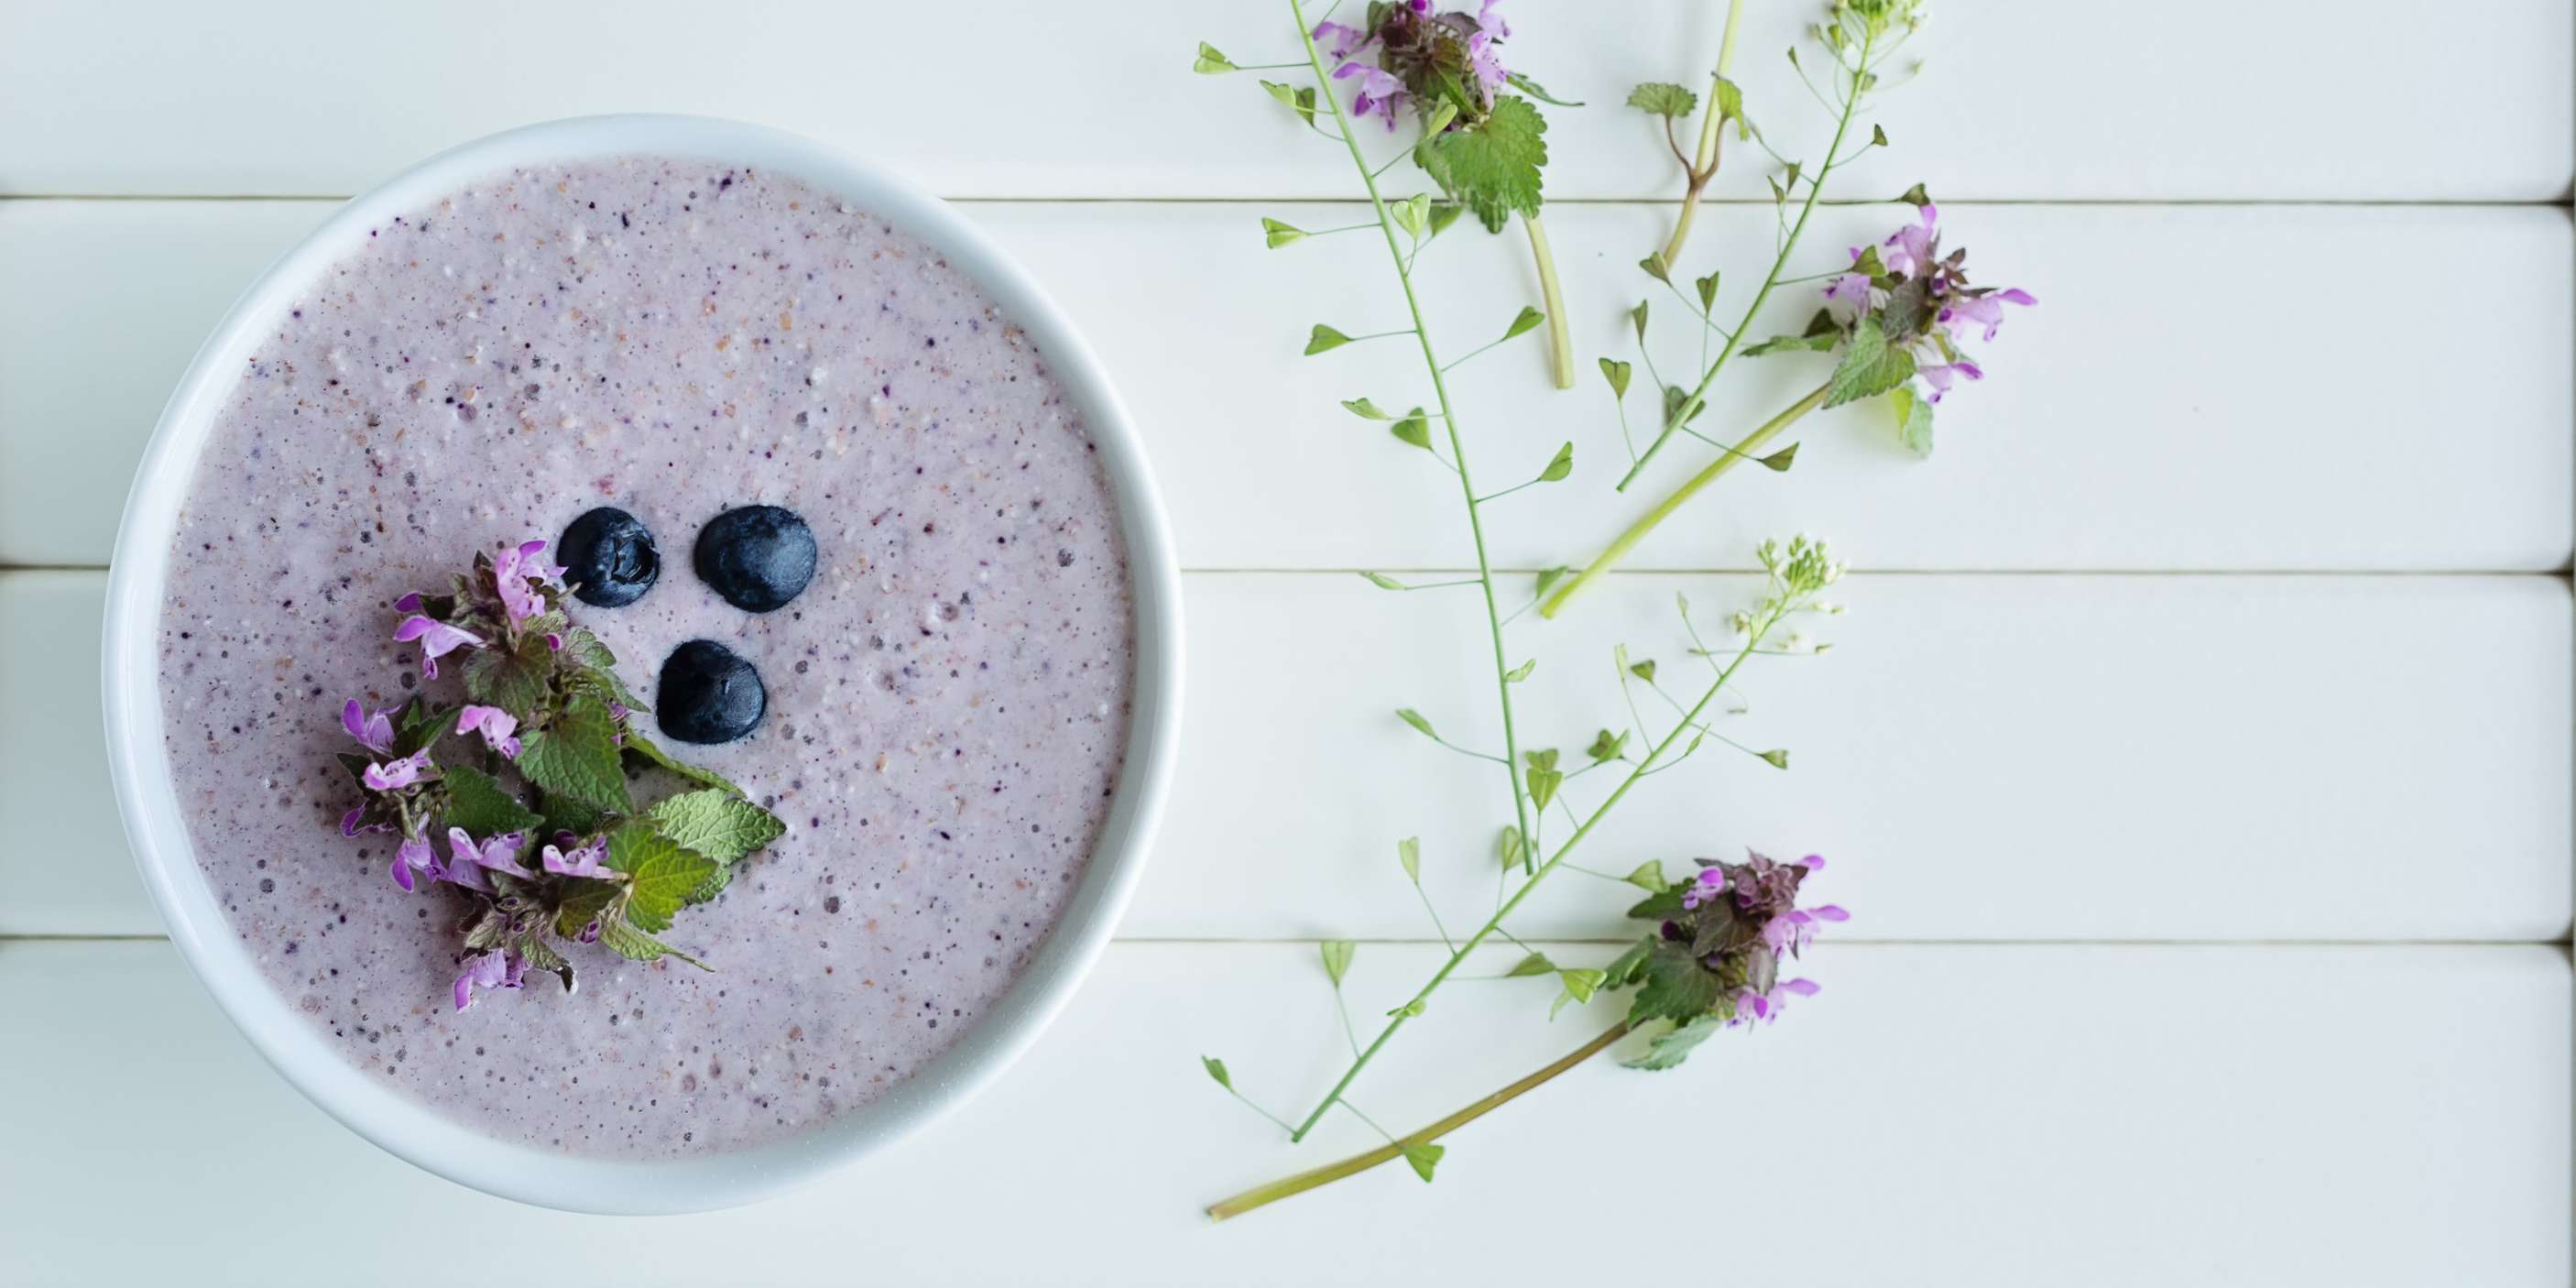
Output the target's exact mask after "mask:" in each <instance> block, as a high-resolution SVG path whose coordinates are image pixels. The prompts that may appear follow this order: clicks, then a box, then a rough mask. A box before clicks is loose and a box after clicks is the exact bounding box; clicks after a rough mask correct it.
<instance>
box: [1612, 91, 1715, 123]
mask: <svg viewBox="0 0 2576 1288" xmlns="http://www.w3.org/2000/svg"><path fill="white" fill-rule="evenodd" d="M1628 106H1630V107H1633V108H1636V109H1637V110H1638V111H1641V112H1645V113H1648V114H1649V115H1653V116H1661V117H1668V118H1670V119H1673V120H1688V119H1689V118H1690V114H1691V113H1693V112H1696V111H1698V110H1699V95H1697V94H1694V93H1692V92H1690V91H1689V90H1687V89H1684V88H1682V87H1681V86H1679V85H1675V84H1673V83H1671V82H1669V81H1648V82H1646V83H1645V84H1643V85H1639V86H1638V87H1637V88H1635V89H1632V90H1630V91H1628Z"/></svg>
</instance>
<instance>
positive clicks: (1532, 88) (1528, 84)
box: [1503, 72, 1583, 107]
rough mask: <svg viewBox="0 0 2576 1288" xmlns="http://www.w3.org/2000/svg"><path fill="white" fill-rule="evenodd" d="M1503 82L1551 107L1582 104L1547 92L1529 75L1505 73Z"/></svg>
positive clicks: (1579, 105)
mask: <svg viewBox="0 0 2576 1288" xmlns="http://www.w3.org/2000/svg"><path fill="white" fill-rule="evenodd" d="M1503 83H1504V84H1507V85H1509V86H1511V87H1512V88H1513V89H1516V90H1519V91H1520V92H1522V93H1524V94H1527V95H1529V96H1530V97H1531V98H1534V99H1537V100H1538V101H1540V102H1542V103H1546V104H1548V105H1549V106H1552V107H1581V106H1583V105H1582V104H1581V103H1569V102H1567V101H1565V100H1564V99H1561V98H1558V97H1557V96H1555V95H1553V94H1550V93H1548V92H1547V91H1546V90H1545V89H1542V88H1540V87H1539V83H1538V82H1537V81H1534V80H1531V79H1530V78H1529V77H1527V76H1523V75H1521V74H1520V73H1519V72H1509V73H1506V74H1505V75H1504V76H1503Z"/></svg>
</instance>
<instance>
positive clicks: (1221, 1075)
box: [1199, 1055, 1234, 1091]
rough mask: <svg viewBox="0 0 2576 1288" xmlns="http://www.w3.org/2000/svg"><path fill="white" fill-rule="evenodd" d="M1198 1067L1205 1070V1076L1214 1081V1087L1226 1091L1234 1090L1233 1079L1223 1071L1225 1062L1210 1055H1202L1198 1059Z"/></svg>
mask: <svg viewBox="0 0 2576 1288" xmlns="http://www.w3.org/2000/svg"><path fill="white" fill-rule="evenodd" d="M1199 1067H1200V1068H1202V1069H1205V1070H1207V1076H1209V1077H1211V1078H1214V1079H1216V1085H1218V1086H1220V1087H1223V1088H1225V1089H1226V1090H1228V1091H1232V1090H1234V1078H1233V1076H1232V1075H1230V1074H1228V1073H1227V1072H1226V1071H1225V1061H1223V1060H1220V1059H1217V1058H1216V1057H1215V1056H1212V1055H1203V1056H1200V1057H1199Z"/></svg>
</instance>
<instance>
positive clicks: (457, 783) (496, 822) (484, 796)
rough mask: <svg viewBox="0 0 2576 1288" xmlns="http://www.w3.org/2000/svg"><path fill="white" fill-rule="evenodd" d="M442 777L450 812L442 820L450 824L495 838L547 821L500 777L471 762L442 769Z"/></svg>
mask: <svg viewBox="0 0 2576 1288" xmlns="http://www.w3.org/2000/svg"><path fill="white" fill-rule="evenodd" d="M439 779H440V781H441V782H443V783H445V784H446V786H447V812H446V814H445V815H444V816H443V818H442V820H441V821H443V822H444V823H445V824H446V825H447V826H449V827H461V828H464V829H465V830H466V831H467V832H470V833H472V834H473V835H475V836H480V837H494V836H499V835H501V834H503V833H505V832H525V831H527V830H529V829H530V828H533V827H535V826H537V825H538V824H540V823H543V822H544V821H545V819H544V818H543V817H541V816H540V815H539V814H538V813H537V812H536V811H535V810H532V809H529V808H528V807H527V806H525V805H522V804H520V803H519V798H518V797H516V796H513V795H511V794H510V793H509V792H508V791H507V790H505V789H504V788H503V787H502V786H501V783H500V780H499V779H496V778H494V777H492V776H491V775H490V774H486V773H484V772H483V771H481V770H479V769H476V768H474V767H472V766H470V765H449V766H447V767H446V768H444V769H442V770H440V771H439Z"/></svg>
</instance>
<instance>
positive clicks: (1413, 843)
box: [1395, 836, 1422, 885]
mask: <svg viewBox="0 0 2576 1288" xmlns="http://www.w3.org/2000/svg"><path fill="white" fill-rule="evenodd" d="M1395 861H1396V862H1398V863H1401V864H1403V865H1404V879H1405V880H1407V881H1410V882H1412V883H1413V884H1415V885H1420V884H1422V838H1421V837H1418V836H1408V837H1406V838H1404V839H1403V840H1401V841H1398V842H1396V843H1395Z"/></svg>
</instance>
